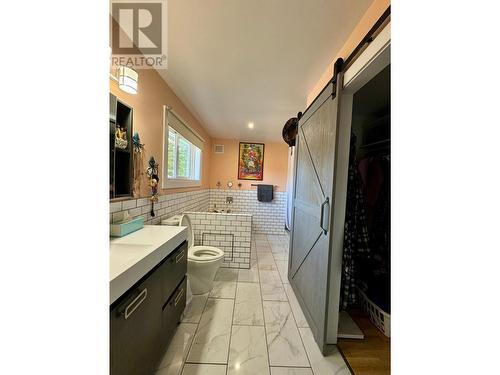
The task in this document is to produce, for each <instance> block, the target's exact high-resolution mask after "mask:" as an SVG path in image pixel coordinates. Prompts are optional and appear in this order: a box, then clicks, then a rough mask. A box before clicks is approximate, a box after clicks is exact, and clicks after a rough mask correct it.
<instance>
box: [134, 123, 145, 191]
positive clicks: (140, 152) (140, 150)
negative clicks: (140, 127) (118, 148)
mask: <svg viewBox="0 0 500 375" xmlns="http://www.w3.org/2000/svg"><path fill="white" fill-rule="evenodd" d="M132 151H133V159H134V186H133V190H132V195H133V197H134V198H139V196H140V194H141V181H142V178H143V176H144V144H143V143H141V139H140V138H139V133H137V132H136V133H134V135H133V136H132Z"/></svg>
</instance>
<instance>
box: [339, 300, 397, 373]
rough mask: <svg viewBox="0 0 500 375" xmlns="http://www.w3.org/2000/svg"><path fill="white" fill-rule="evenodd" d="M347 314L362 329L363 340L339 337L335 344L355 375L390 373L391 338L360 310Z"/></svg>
mask: <svg viewBox="0 0 500 375" xmlns="http://www.w3.org/2000/svg"><path fill="white" fill-rule="evenodd" d="M349 315H350V316H351V318H352V319H353V320H354V321H355V322H356V324H357V325H358V326H359V328H361V330H362V331H363V333H364V335H365V338H364V340H353V339H339V340H338V342H337V346H338V348H339V349H340V351H341V352H342V354H343V355H344V358H345V360H346V361H347V362H348V363H349V366H350V367H351V369H352V371H353V373H354V374H355V375H388V374H390V373H391V340H390V339H389V338H387V337H386V336H385V335H384V334H383V333H382V332H380V331H379V330H378V329H377V327H375V326H374V325H373V323H372V322H371V321H370V318H368V316H367V315H365V314H364V313H363V311H362V310H352V311H349Z"/></svg>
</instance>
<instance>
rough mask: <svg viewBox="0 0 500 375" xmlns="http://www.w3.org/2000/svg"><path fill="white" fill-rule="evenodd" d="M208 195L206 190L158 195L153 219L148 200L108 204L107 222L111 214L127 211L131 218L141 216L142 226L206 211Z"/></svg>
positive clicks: (141, 199) (130, 200) (110, 218)
mask: <svg viewBox="0 0 500 375" xmlns="http://www.w3.org/2000/svg"><path fill="white" fill-rule="evenodd" d="M209 195H210V191H209V190H208V189H203V190H195V191H189V192H185V193H174V194H168V195H160V196H159V197H158V202H157V203H155V204H154V213H155V216H154V217H153V216H151V214H150V212H151V202H150V201H149V199H148V198H139V199H129V200H125V201H121V202H110V204H109V213H110V217H109V220H110V222H111V220H112V214H113V213H117V212H121V211H128V213H129V215H130V216H132V217H138V216H143V217H144V224H147V225H154V224H159V223H160V222H161V220H164V219H167V218H169V217H170V216H173V215H176V214H180V213H183V212H187V211H208V207H209V205H208V203H209V200H210V197H209ZM117 216H118V215H117Z"/></svg>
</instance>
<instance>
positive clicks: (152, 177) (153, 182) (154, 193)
mask: <svg viewBox="0 0 500 375" xmlns="http://www.w3.org/2000/svg"><path fill="white" fill-rule="evenodd" d="M146 174H147V175H148V177H149V186H150V187H151V196H150V197H149V200H150V201H151V212H150V213H151V216H152V217H154V216H155V211H154V204H155V203H156V202H158V183H159V182H160V178H159V177H158V163H157V162H156V160H155V158H154V157H153V156H151V157H150V158H149V162H148V169H147V170H146Z"/></svg>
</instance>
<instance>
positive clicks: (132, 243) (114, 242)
mask: <svg viewBox="0 0 500 375" xmlns="http://www.w3.org/2000/svg"><path fill="white" fill-rule="evenodd" d="M186 239H187V228H186V227H179V226H166V225H145V226H144V228H142V229H140V230H138V231H136V232H134V233H130V234H129V235H127V236H125V237H120V238H112V239H111V240H110V241H109V292H110V304H112V303H113V302H115V301H116V300H117V299H118V298H119V297H120V296H121V295H122V294H123V293H125V292H126V291H127V290H128V289H129V288H130V287H131V286H132V285H134V284H135V283H136V282H137V281H139V280H140V279H141V278H142V277H143V276H144V275H145V274H147V273H148V272H149V271H150V270H152V269H153V268H154V267H155V266H156V265H157V264H158V263H160V262H161V261H162V260H163V259H164V258H165V257H167V256H168V255H169V254H170V253H171V252H172V251H174V250H175V249H176V248H177V246H179V245H180V244H181V243H182V242H183V241H185V240H186Z"/></svg>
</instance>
